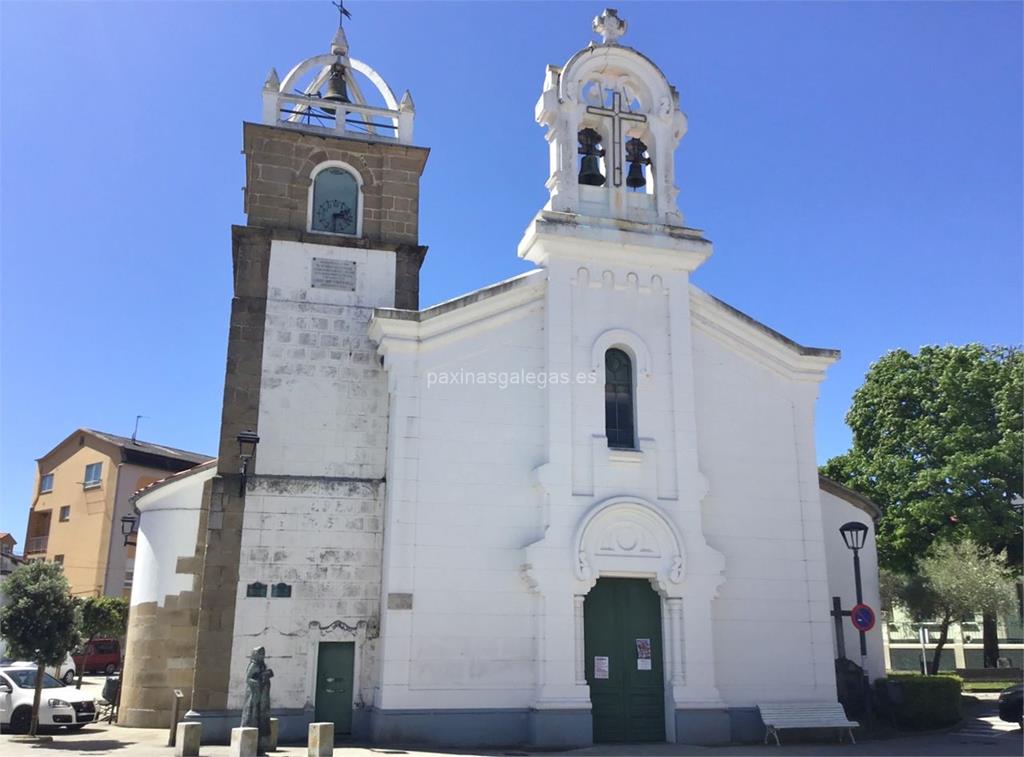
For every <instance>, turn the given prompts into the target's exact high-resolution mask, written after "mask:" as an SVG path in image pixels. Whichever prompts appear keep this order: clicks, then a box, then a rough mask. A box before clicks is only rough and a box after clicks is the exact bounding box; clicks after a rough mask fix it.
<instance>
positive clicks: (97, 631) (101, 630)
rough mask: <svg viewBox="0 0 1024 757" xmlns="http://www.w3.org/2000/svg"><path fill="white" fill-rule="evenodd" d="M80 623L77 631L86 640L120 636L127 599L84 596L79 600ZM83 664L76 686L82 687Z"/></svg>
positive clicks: (124, 628) (122, 629)
mask: <svg viewBox="0 0 1024 757" xmlns="http://www.w3.org/2000/svg"><path fill="white" fill-rule="evenodd" d="M80 606H81V615H82V624H81V627H80V628H79V633H80V634H81V636H82V638H84V639H86V641H92V640H93V639H95V638H97V637H107V636H109V637H116V638H121V637H123V636H124V635H125V632H126V630H127V625H128V600H127V599H124V598H123V597H86V598H85V599H82V600H80ZM82 662H83V664H82V665H81V666H80V667H79V669H78V683H77V685H76V687H77V688H79V689H80V688H82V675H83V673H84V672H85V665H84V662H85V660H84V658H83V661H82Z"/></svg>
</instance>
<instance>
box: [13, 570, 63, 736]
mask: <svg viewBox="0 0 1024 757" xmlns="http://www.w3.org/2000/svg"><path fill="white" fill-rule="evenodd" d="M69 589H70V587H69V586H68V581H67V578H65V577H64V572H63V571H62V570H61V569H60V566H58V565H56V564H54V563H46V562H42V561H38V562H32V563H29V564H28V565H25V566H22V567H20V568H18V569H17V570H15V571H14V572H12V573H11V574H10V575H9V576H8V577H7V578H6V579H5V580H4V582H3V585H2V589H0V590H2V591H3V593H4V595H5V596H6V597H7V604H6V605H5V606H4V607H3V608H0V629H2V631H0V633H2V634H3V637H4V640H5V641H6V642H7V650H8V654H10V655H11V656H12V657H14V658H15V659H21V660H32V661H33V662H34V663H36V691H35V697H34V698H33V700H32V725H31V727H30V730H29V733H30V734H31V735H32V736H35V735H36V732H37V730H38V728H39V702H40V700H41V698H42V690H43V675H44V671H45V669H46V666H47V665H59V664H60V663H62V662H63V661H64V656H65V655H66V654H67V653H68V652H70V651H71V650H72V649H73V648H74V646H75V644H77V643H78V620H79V619H78V612H77V607H76V604H75V601H74V599H73V598H72V597H71V594H70V591H69Z"/></svg>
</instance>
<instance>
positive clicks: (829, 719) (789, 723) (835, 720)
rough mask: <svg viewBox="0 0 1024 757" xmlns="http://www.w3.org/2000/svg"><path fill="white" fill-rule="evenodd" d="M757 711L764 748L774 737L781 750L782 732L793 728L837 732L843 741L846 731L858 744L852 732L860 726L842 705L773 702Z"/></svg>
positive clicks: (833, 703)
mask: <svg viewBox="0 0 1024 757" xmlns="http://www.w3.org/2000/svg"><path fill="white" fill-rule="evenodd" d="M757 709H758V710H759V711H760V713H761V720H763V721H764V729H765V730H764V743H765V744H767V743H768V738H769V737H770V736H771V737H774V738H775V744H776V746H781V744H780V743H779V731H781V730H784V729H792V728H838V729H839V740H840V741H842V740H843V732H844V731H845V732H846V733H848V734H850V741H851V742H852V743H854V744H856V743H857V742H856V741H855V740H854V738H853V729H854V728H859V727H860V723H856V722H854V721H852V720H849V719H848V718H847V717H846V712H845V711H844V710H843V706H842V705H841V704H839V702H773V703H772V704H759V705H758V706H757Z"/></svg>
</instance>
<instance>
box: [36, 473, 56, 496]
mask: <svg viewBox="0 0 1024 757" xmlns="http://www.w3.org/2000/svg"><path fill="white" fill-rule="evenodd" d="M52 491H53V474H52V473H46V474H44V475H42V476H40V478H39V493H40V494H46V493H47V492H52Z"/></svg>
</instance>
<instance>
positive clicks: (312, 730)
mask: <svg viewBox="0 0 1024 757" xmlns="http://www.w3.org/2000/svg"><path fill="white" fill-rule="evenodd" d="M332 754H334V723H310V724H309V747H308V749H307V751H306V755H307V757H331V755H332Z"/></svg>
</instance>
